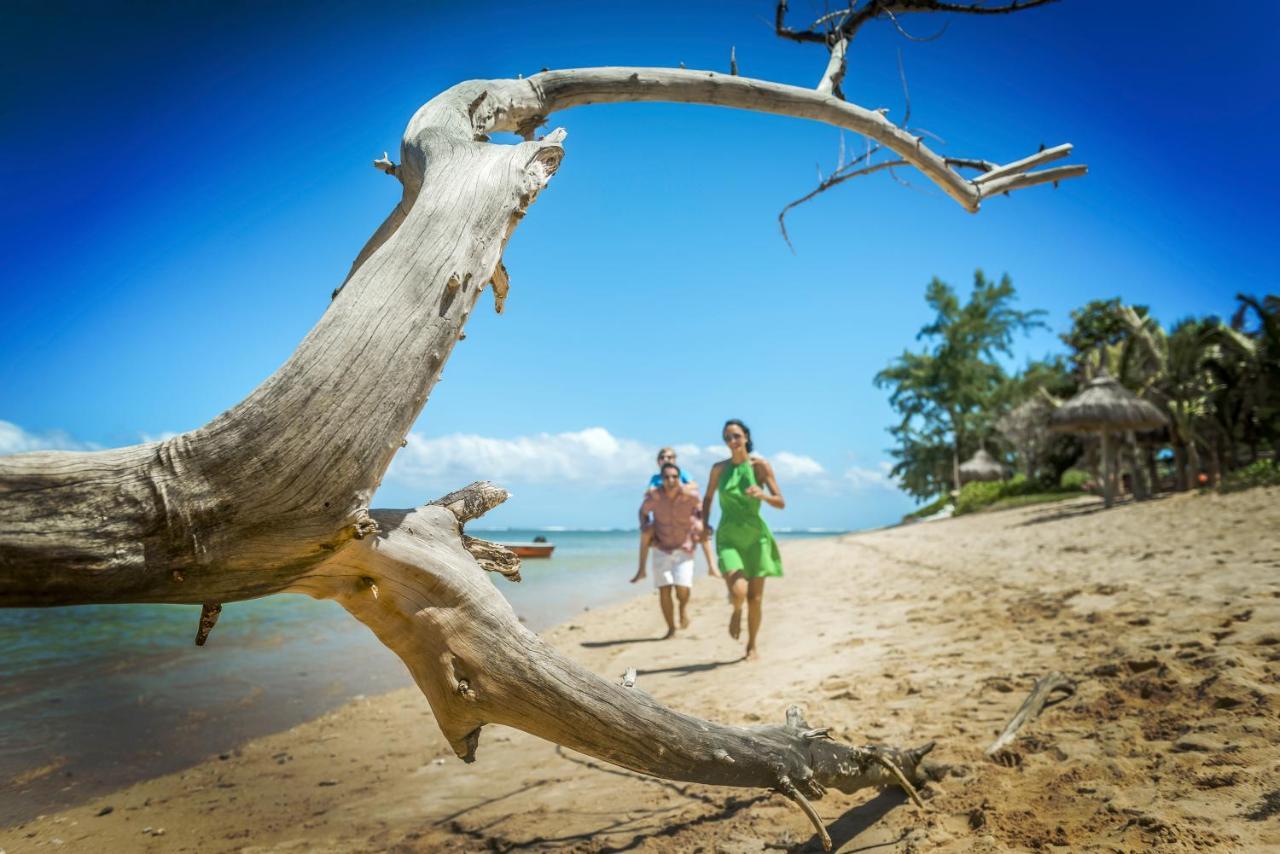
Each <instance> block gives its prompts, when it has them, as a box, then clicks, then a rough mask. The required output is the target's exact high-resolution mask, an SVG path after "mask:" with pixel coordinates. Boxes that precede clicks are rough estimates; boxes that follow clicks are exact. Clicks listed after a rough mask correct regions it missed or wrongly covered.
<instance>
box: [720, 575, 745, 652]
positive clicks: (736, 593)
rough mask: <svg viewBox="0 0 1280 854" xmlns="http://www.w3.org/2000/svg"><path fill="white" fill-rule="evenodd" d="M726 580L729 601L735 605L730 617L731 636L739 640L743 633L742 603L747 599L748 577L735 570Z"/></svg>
mask: <svg viewBox="0 0 1280 854" xmlns="http://www.w3.org/2000/svg"><path fill="white" fill-rule="evenodd" d="M724 581H725V584H727V585H729V603H730V604H731V605H732V606H733V614H732V615H730V617H729V637H731V638H733V639H734V640H737V639H738V636H739V635H740V634H742V605H743V603H744V602H746V601H747V579H745V578H743V577H742V573H741V572H735V573H733V574H732V575H729V576H726V577H725V580H724Z"/></svg>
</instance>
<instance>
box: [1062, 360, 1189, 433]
mask: <svg viewBox="0 0 1280 854" xmlns="http://www.w3.org/2000/svg"><path fill="white" fill-rule="evenodd" d="M1167 423H1169V419H1167V418H1165V415H1164V413H1163V412H1161V411H1160V410H1159V409H1158V408H1157V407H1156V406H1155V405H1154V404H1152V403H1150V402H1148V401H1145V400H1143V399H1142V398H1140V397H1138V396H1137V395H1136V394H1134V393H1133V392H1131V391H1129V390H1128V389H1127V388H1125V387H1124V386H1122V385H1120V383H1119V382H1117V381H1116V378H1115V377H1113V376H1111V375H1110V374H1108V373H1106V372H1105V371H1104V372H1102V373H1100V374H1098V376H1096V377H1094V378H1093V379H1091V380H1089V384H1088V385H1086V386H1085V387H1084V390H1082V391H1081V392H1080V393H1079V394H1077V395H1076V396H1075V397H1073V398H1071V399H1070V400H1068V401H1067V402H1066V403H1064V404H1062V405H1061V406H1059V407H1058V408H1057V409H1056V410H1054V412H1053V414H1052V415H1050V416H1049V426H1050V427H1052V428H1053V429H1055V430H1065V431H1070V432H1073V433H1101V432H1104V431H1105V432H1108V433H1123V432H1125V431H1126V430H1151V429H1153V428H1155V427H1162V426H1164V425H1165V424H1167Z"/></svg>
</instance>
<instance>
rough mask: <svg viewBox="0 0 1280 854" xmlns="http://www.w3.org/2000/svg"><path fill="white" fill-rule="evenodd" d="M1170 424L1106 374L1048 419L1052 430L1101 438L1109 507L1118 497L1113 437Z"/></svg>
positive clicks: (1103, 373)
mask: <svg viewBox="0 0 1280 854" xmlns="http://www.w3.org/2000/svg"><path fill="white" fill-rule="evenodd" d="M1168 421H1169V419H1167V418H1166V417H1165V414H1164V413H1163V412H1161V411H1160V410H1159V408H1157V407H1156V406H1155V405H1154V404H1152V403H1150V402H1148V401H1145V400H1143V399H1142V398H1140V397H1138V396H1137V395H1136V394H1134V393H1133V392H1131V391H1129V390H1128V389H1127V388H1125V387H1124V386H1122V385H1120V383H1119V382H1117V381H1116V379H1115V377H1113V376H1111V375H1110V374H1108V373H1107V372H1106V371H1105V370H1104V371H1102V373H1100V374H1098V376H1096V377H1094V378H1093V379H1091V380H1089V384H1088V385H1086V386H1085V387H1084V389H1083V390H1082V391H1081V392H1080V393H1079V394H1077V395H1076V396H1075V397H1073V398H1071V399H1070V400H1068V401H1067V402H1066V403H1064V404H1062V405H1061V406H1059V407H1058V408H1057V409H1056V410H1054V412H1053V414H1052V415H1050V416H1049V427H1050V428H1051V429H1053V430H1063V431H1069V432H1072V433H1098V434H1101V436H1102V472H1103V474H1102V484H1103V500H1104V501H1105V503H1106V506H1108V507H1110V506H1111V501H1112V496H1113V495H1114V494H1115V487H1114V484H1113V482H1112V481H1113V472H1114V471H1115V463H1114V461H1113V460H1112V459H1111V457H1112V444H1111V434H1112V433H1124V432H1126V431H1128V430H1151V429H1153V428H1156V427H1161V426H1163V425H1165V424H1167V423H1168Z"/></svg>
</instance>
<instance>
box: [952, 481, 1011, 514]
mask: <svg viewBox="0 0 1280 854" xmlns="http://www.w3.org/2000/svg"><path fill="white" fill-rule="evenodd" d="M1005 485H1006V481H1003V480H985V481H978V480H975V481H971V482H970V483H966V484H965V485H964V486H962V487H961V488H960V494H959V495H958V496H956V515H957V516H960V515H963V514H965V513H972V512H973V511H975V510H981V509H982V508H983V507H986V506H987V505H988V504H994V503H995V502H996V501H998V500H999V499H1001V498H1003V497H1004V489H1005Z"/></svg>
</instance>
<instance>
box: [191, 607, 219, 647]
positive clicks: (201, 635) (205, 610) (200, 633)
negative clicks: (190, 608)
mask: <svg viewBox="0 0 1280 854" xmlns="http://www.w3.org/2000/svg"><path fill="white" fill-rule="evenodd" d="M221 614H222V606H221V605H219V604H217V603H206V604H204V605H201V606H200V625H199V626H197V627H196V646H204V644H205V641H207V640H209V632H211V631H213V627H214V625H215V624H216V623H217V622H218V617H219V615H221Z"/></svg>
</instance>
